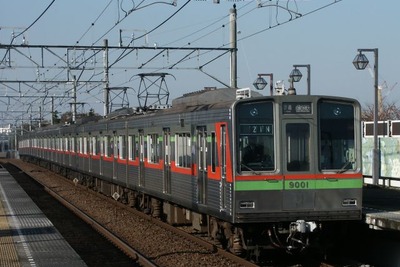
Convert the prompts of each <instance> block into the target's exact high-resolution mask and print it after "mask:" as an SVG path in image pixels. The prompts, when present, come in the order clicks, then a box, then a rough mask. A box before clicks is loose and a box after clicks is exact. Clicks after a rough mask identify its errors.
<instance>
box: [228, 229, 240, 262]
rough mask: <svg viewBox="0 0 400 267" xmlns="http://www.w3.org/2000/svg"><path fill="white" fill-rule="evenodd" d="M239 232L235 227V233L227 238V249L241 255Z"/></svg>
mask: <svg viewBox="0 0 400 267" xmlns="http://www.w3.org/2000/svg"><path fill="white" fill-rule="evenodd" d="M241 233H242V232H241V231H240V230H238V229H237V228H235V233H234V234H232V235H231V236H230V237H229V239H228V244H227V249H228V250H229V251H230V252H231V253H233V254H235V255H236V256H241V255H243V252H244V249H243V244H242V236H241Z"/></svg>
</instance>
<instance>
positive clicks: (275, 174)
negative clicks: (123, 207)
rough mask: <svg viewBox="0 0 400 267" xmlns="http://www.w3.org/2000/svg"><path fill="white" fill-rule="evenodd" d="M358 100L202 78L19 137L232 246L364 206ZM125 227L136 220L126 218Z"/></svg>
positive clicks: (37, 159)
mask: <svg viewBox="0 0 400 267" xmlns="http://www.w3.org/2000/svg"><path fill="white" fill-rule="evenodd" d="M361 146H362V142H361V108H360V104H359V103H358V101H357V100H355V99H350V98H344V97H335V96H318V95H300V94H280V95H271V96H263V95H261V94H260V93H258V92H256V91H252V90H250V89H249V88H243V89H237V90H235V89H231V88H220V89H216V88H211V89H210V88H207V89H204V90H200V91H197V92H193V93H187V94H184V95H183V96H181V97H178V98H176V99H174V100H173V101H172V105H171V106H154V107H148V108H146V109H139V108H136V109H133V108H130V109H125V110H123V111H122V110H121V111H119V112H115V113H113V114H109V116H107V117H106V118H103V117H102V118H97V119H94V120H92V121H90V120H88V121H81V122H77V123H75V124H71V125H62V126H59V125H52V126H48V127H43V128H39V129H36V130H35V131H33V132H29V133H27V134H24V135H23V136H21V138H20V140H19V153H20V157H21V159H23V160H27V161H30V162H33V163H36V164H40V165H42V166H45V167H48V168H50V169H51V170H53V171H55V172H58V173H61V174H62V175H64V176H66V177H68V178H70V179H72V180H74V181H75V182H76V183H81V184H84V185H86V186H88V187H91V188H93V189H94V190H97V191H99V192H101V193H103V194H105V195H108V196H110V197H113V198H114V199H115V200H117V201H120V202H123V203H126V204H128V205H130V206H131V207H134V208H136V209H140V210H143V211H144V212H147V213H148V214H151V216H153V217H156V218H160V219H162V220H165V221H167V222H169V223H171V224H176V225H181V224H182V225H184V224H190V225H191V226H192V227H193V228H194V229H195V230H196V231H199V232H203V233H207V234H208V235H209V236H210V237H211V238H213V239H214V240H216V241H217V242H219V243H220V244H221V245H222V246H224V247H225V248H226V249H227V250H229V251H231V252H233V253H235V254H238V255H247V256H249V255H253V256H254V255H259V253H260V251H261V250H264V249H267V248H271V247H280V248H283V249H285V250H286V251H288V252H290V253H295V252H299V251H304V250H305V249H307V248H308V247H311V246H312V242H313V240H318V239H319V238H317V237H316V236H318V235H320V234H321V233H322V232H323V231H324V225H329V223H332V222H344V221H355V220H360V219H361V216H362V186H363V175H362V156H361ZM132 227H134V226H132Z"/></svg>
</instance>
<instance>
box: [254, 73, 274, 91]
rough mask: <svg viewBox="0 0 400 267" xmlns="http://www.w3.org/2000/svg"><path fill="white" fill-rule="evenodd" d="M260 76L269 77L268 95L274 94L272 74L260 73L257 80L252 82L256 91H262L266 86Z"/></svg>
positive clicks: (265, 82)
mask: <svg viewBox="0 0 400 267" xmlns="http://www.w3.org/2000/svg"><path fill="white" fill-rule="evenodd" d="M262 76H269V90H270V95H273V94H274V92H273V91H274V74H273V73H260V74H258V78H257V79H256V80H255V81H254V83H253V85H254V87H255V88H256V89H257V90H263V89H264V88H265V86H267V84H268V83H267V81H266V80H265V79H264V78H263V77H262Z"/></svg>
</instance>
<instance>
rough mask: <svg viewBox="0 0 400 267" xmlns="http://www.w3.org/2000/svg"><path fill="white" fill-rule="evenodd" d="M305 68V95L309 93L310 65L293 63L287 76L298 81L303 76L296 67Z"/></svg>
mask: <svg viewBox="0 0 400 267" xmlns="http://www.w3.org/2000/svg"><path fill="white" fill-rule="evenodd" d="M303 67H304V68H307V95H310V93H311V65H310V64H301V65H299V64H296V65H293V68H294V69H293V70H292V72H291V73H290V75H289V77H290V78H291V79H292V81H293V82H298V81H300V80H301V78H302V77H303V74H302V73H301V72H300V70H299V69H298V68H303Z"/></svg>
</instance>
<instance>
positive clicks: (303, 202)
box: [282, 120, 315, 210]
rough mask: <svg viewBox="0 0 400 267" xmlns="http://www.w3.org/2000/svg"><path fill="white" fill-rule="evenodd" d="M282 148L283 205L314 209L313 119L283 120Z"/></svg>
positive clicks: (297, 208) (292, 208)
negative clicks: (311, 178)
mask: <svg viewBox="0 0 400 267" xmlns="http://www.w3.org/2000/svg"><path fill="white" fill-rule="evenodd" d="M282 127H283V131H282V132H283V133H284V136H283V142H284V145H283V147H284V148H285V151H283V156H284V161H283V162H284V166H283V168H284V169H285V170H286V171H285V173H284V176H283V179H284V181H283V185H284V186H283V209H284V210H311V209H313V208H314V202H315V190H312V189H315V185H314V184H313V183H312V180H309V179H310V174H311V173H313V166H314V164H313V163H312V160H311V153H312V151H313V148H312V147H311V136H312V123H310V122H309V121H308V120H290V121H284V122H283V124H282Z"/></svg>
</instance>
